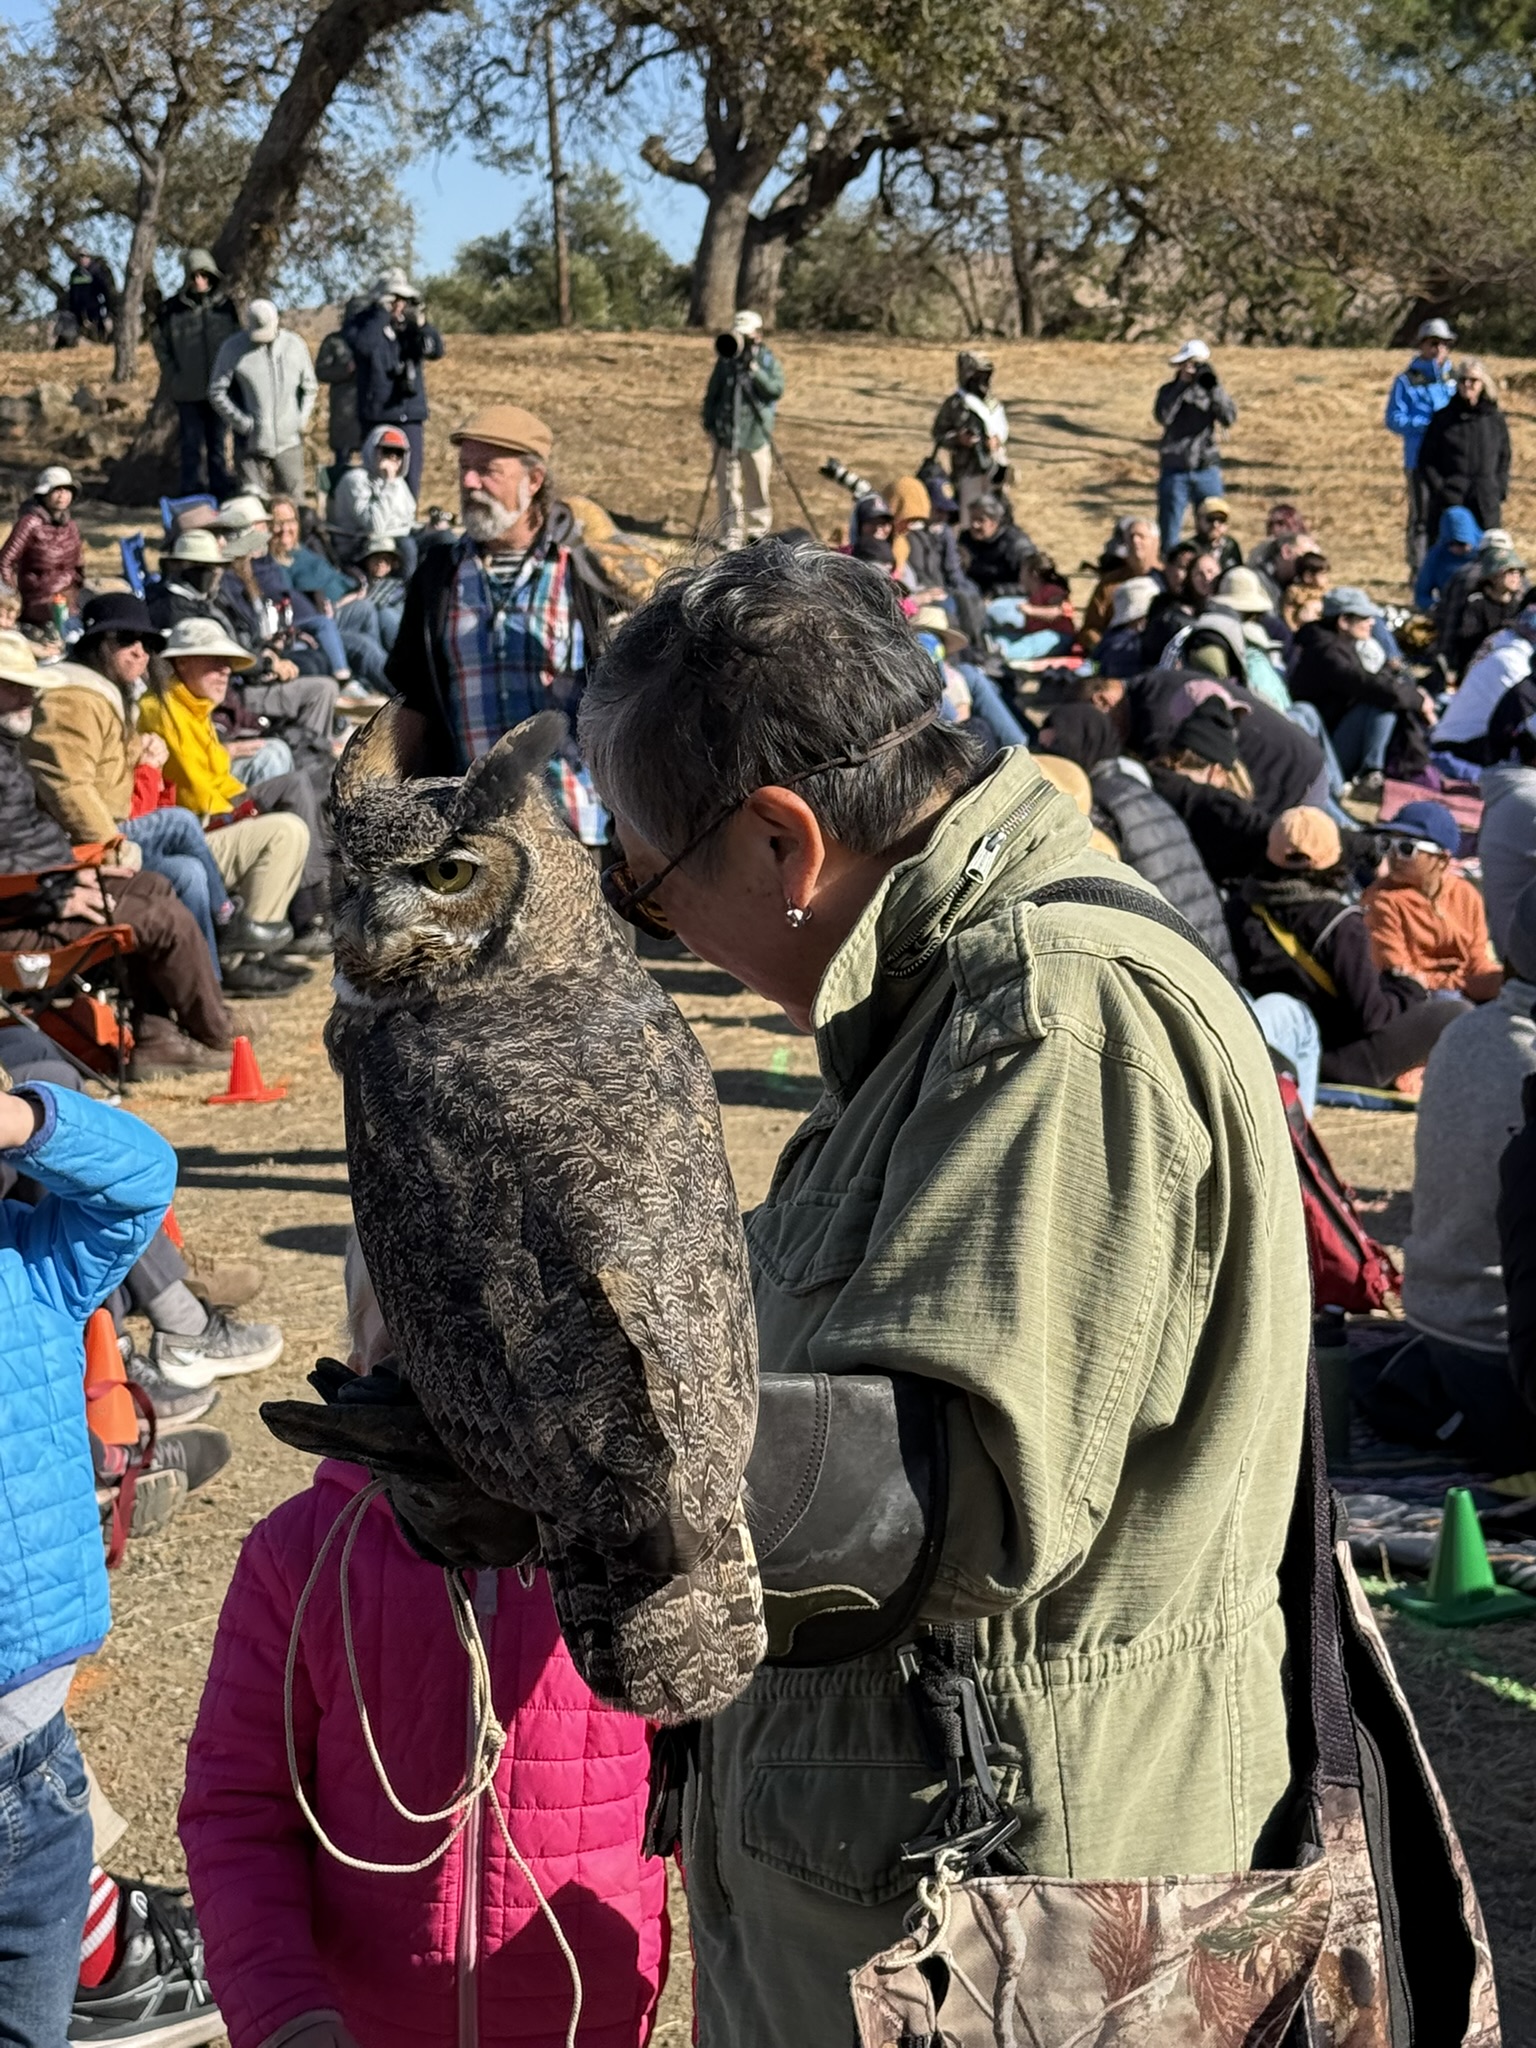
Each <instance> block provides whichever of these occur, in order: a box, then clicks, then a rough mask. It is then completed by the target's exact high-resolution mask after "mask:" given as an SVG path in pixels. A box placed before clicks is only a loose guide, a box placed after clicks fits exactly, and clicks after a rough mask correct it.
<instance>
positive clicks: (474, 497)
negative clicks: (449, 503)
mask: <svg viewBox="0 0 1536 2048" xmlns="http://www.w3.org/2000/svg"><path fill="white" fill-rule="evenodd" d="M525 481H526V479H525ZM459 509H460V511H461V512H462V513H463V515H464V531H465V532H466V533H467V534H468V535H469V537H470V539H471V540H477V541H493V540H500V539H501V538H502V536H503V534H506V533H510V532H511V530H512V528H513V527H514V526H516V524H517V522H518V520H519V519H521V518H522V516H523V513H524V512H525V511H526V510H527V507H526V506H521V507H519V509H518V510H517V511H515V512H514V511H513V510H512V508H511V507H510V506H508V505H503V504H502V503H501V502H500V500H499V499H496V498H493V497H491V496H489V495H488V494H487V493H486V492H484V491H464V492H461V493H460V497H459Z"/></svg>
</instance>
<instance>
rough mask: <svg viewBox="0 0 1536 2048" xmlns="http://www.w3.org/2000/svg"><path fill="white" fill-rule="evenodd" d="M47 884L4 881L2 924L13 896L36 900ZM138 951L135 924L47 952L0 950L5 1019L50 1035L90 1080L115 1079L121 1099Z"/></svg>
mask: <svg viewBox="0 0 1536 2048" xmlns="http://www.w3.org/2000/svg"><path fill="white" fill-rule="evenodd" d="M41 882H42V876H41V875H40V874H38V875H0V924H3V922H4V920H5V904H6V900H7V898H14V897H17V896H30V895H34V894H35V893H36V892H37V890H38V888H39V886H40V884H41ZM133 950H134V937H133V929H132V927H131V926H130V925H126V924H103V925H97V926H95V927H94V928H93V929H92V930H91V931H88V932H84V933H82V935H81V936H80V937H79V938H78V939H70V940H68V941H67V942H66V943H65V944H64V945H62V946H55V947H54V948H53V949H52V950H51V951H48V952H36V953H32V952H20V951H18V952H5V951H0V1016H5V1017H9V1019H10V1020H11V1022H12V1023H13V1024H20V1025H23V1026H27V1025H30V1026H33V1027H34V1028H36V1029H37V1030H39V1031H41V1032H43V1033H44V1034H45V1035H46V1036H47V1037H49V1038H51V1039H52V1040H53V1042H54V1044H55V1045H56V1046H57V1047H58V1049H59V1053H60V1056H61V1057H62V1058H64V1059H66V1060H68V1062H69V1064H70V1065H71V1066H72V1067H74V1068H76V1069H77V1070H78V1071H79V1072H80V1073H81V1074H83V1075H84V1076H85V1077H86V1079H87V1080H89V1081H106V1080H108V1079H110V1078H111V1077H112V1076H114V1075H115V1077H116V1082H117V1088H118V1092H119V1094H120V1093H121V1092H122V1088H123V1083H124V1081H125V1080H126V1079H127V1068H128V1050H129V1033H128V1013H127V997H126V991H125V989H124V987H123V977H122V973H121V968H120V962H121V961H122V959H123V957H124V956H125V955H126V954H129V953H131V952H132V951H133ZM101 991H110V997H111V1000H110V1002H108V1001H106V1000H104V997H103V994H102V993H101Z"/></svg>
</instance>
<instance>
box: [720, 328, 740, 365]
mask: <svg viewBox="0 0 1536 2048" xmlns="http://www.w3.org/2000/svg"><path fill="white" fill-rule="evenodd" d="M715 354H716V355H717V356H718V357H719V358H720V360H721V362H723V363H728V362H730V361H731V360H732V358H733V357H735V356H738V355H740V354H741V340H740V337H739V336H738V335H735V334H717V335H716V336H715Z"/></svg>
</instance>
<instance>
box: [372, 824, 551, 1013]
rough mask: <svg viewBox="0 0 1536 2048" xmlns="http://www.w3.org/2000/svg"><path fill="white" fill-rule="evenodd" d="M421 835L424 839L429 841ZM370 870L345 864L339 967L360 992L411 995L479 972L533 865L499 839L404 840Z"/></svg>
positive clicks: (502, 930)
mask: <svg viewBox="0 0 1536 2048" xmlns="http://www.w3.org/2000/svg"><path fill="white" fill-rule="evenodd" d="M423 837H424V835H423ZM467 837H469V835H466V838H467ZM393 854H394V857H393V858H392V859H389V860H387V861H386V862H385V863H383V864H381V865H380V866H379V867H377V868H375V869H374V870H373V871H372V872H371V873H365V872H360V871H359V869H358V868H357V866H356V865H354V864H352V863H350V862H348V861H347V860H346V859H345V857H344V858H343V862H342V871H341V873H342V882H341V888H340V890H339V892H338V894H337V897H336V900H335V903H334V922H335V939H336V965H337V967H338V968H339V969H340V971H341V973H342V974H343V975H344V976H345V978H346V980H347V981H348V982H349V983H350V984H351V985H352V986H353V987H354V988H355V989H358V990H360V991H363V992H367V991H370V990H371V991H373V992H375V993H377V994H380V995H383V994H384V993H386V992H392V993H394V994H395V995H396V996H397V997H398V996H405V997H406V998H407V999H409V998H410V992H411V989H412V987H413V986H414V987H415V988H417V989H426V990H434V991H436V992H438V993H441V992H443V991H444V990H445V989H446V988H447V986H448V985H449V984H450V983H452V982H455V981H459V980H462V979H464V978H466V977H468V976H471V975H473V974H474V973H475V971H476V970H477V968H478V966H479V965H480V963H481V960H482V958H483V955H484V952H485V948H486V945H487V943H488V942H491V941H493V940H495V938H496V937H497V936H498V935H501V936H504V935H505V932H506V928H507V926H508V923H509V921H510V920H511V918H512V917H513V916H514V915H515V912H516V909H517V906H518V904H519V902H520V901H521V899H522V894H523V882H524V878H525V873H526V859H525V857H524V855H523V854H522V852H521V850H520V849H519V848H517V847H516V846H515V845H513V844H511V843H510V842H508V841H505V840H503V839H501V838H499V837H497V836H495V835H488V836H485V837H480V838H478V839H476V840H475V841H474V843H472V844H465V843H464V842H463V841H461V840H459V839H457V838H453V839H450V840H449V841H448V843H447V845H446V846H445V845H444V844H443V843H442V840H441V839H440V838H439V839H438V841H437V843H436V844H435V845H433V844H432V843H431V842H430V841H427V842H426V843H425V844H424V843H423V838H422V837H418V838H417V840H416V843H415V845H414V846H413V845H410V844H409V843H406V844H400V843H399V842H397V844H396V847H395V849H393Z"/></svg>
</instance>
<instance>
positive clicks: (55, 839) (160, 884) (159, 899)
mask: <svg viewBox="0 0 1536 2048" xmlns="http://www.w3.org/2000/svg"><path fill="white" fill-rule="evenodd" d="M49 687H50V679H49V676H48V671H47V669H46V668H39V667H37V665H36V663H35V661H33V658H32V650H31V648H30V647H29V646H28V645H27V643H26V641H25V640H23V639H22V638H21V636H20V634H9V633H7V634H0V875H36V876H38V877H40V880H39V881H38V882H37V884H36V885H35V886H34V887H32V888H30V889H29V890H27V891H25V892H22V893H18V894H15V895H6V896H0V950H4V951H6V952H12V953H54V952H57V951H58V950H59V948H60V947H61V946H67V945H70V944H72V943H73V942H74V941H75V940H76V939H80V938H84V937H87V936H88V935H89V934H90V932H91V931H92V930H94V929H96V928H98V927H99V926H101V925H104V924H122V925H128V926H129V927H131V929H132V931H133V936H134V950H133V951H132V952H131V953H129V954H128V955H126V957H125V958H124V960H123V962H122V972H123V975H124V978H125V984H126V987H127V991H128V998H129V1015H130V1021H131V1023H132V1026H133V1035H134V1049H133V1055H132V1059H131V1061H130V1063H129V1068H128V1074H129V1078H130V1079H131V1080H135V1081H145V1080H156V1079H161V1078H164V1077H165V1076H168V1075H174V1074H178V1073H217V1072H219V1071H221V1070H222V1068H223V1067H225V1066H226V1065H227V1064H228V1058H229V1049H230V1047H231V1046H232V1045H233V1043H234V1040H235V1036H236V1033H237V1031H238V1029H239V1027H238V1025H237V1024H236V1022H235V1019H234V1015H233V1012H232V1011H231V1010H230V1009H229V1006H228V1005H227V1003H226V1002H225V1001H224V998H223V995H222V993H221V991H220V988H219V983H218V979H217V977H216V975H215V972H214V968H213V963H212V961H211V960H210V958H209V954H208V948H207V945H206V943H205V942H204V939H203V935H202V933H201V932H200V931H199V930H198V928H197V925H196V923H195V922H194V921H193V918H192V916H191V913H190V912H189V911H187V910H186V909H185V908H184V907H183V906H182V904H181V903H180V902H179V901H178V900H177V897H176V893H175V891H174V890H173V889H172V887H171V885H170V883H169V882H167V881H166V880H165V878H164V877H163V876H161V875H155V874H148V873H145V872H143V871H142V870H140V869H138V868H136V867H130V866H128V865H125V864H124V863H122V862H121V861H113V860H110V859H107V858H105V857H104V856H103V855H102V854H101V852H100V851H99V850H96V849H93V850H92V852H91V856H90V858H89V859H87V860H83V861H82V860H79V859H77V856H76V853H75V849H74V847H73V845H72V844H71V842H70V839H69V836H68V834H67V833H66V832H65V831H64V828H63V827H62V826H61V825H60V824H59V823H58V821H57V819H55V818H52V817H50V816H49V814H48V812H47V811H45V810H44V809H43V807H42V805H41V804H40V803H39V801H38V795H37V785H36V783H35V782H34V781H33V779H32V775H31V772H30V770H29V769H28V767H27V765H26V763H25V761H24V760H23V759H22V755H21V748H22V744H23V742H24V741H25V740H26V737H27V734H28V732H29V730H30V728H31V724H32V716H33V708H34V705H35V703H36V701H37V698H38V697H39V695H41V694H44V693H46V691H47V690H48V688H49ZM134 852H137V848H135V849H134Z"/></svg>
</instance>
